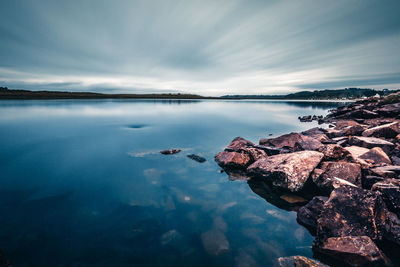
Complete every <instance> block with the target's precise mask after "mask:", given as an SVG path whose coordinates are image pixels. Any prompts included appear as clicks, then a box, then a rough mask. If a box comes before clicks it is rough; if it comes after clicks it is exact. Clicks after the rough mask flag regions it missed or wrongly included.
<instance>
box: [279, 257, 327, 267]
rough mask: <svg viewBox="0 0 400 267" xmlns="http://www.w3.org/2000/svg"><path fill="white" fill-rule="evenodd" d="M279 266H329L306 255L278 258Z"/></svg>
mask: <svg viewBox="0 0 400 267" xmlns="http://www.w3.org/2000/svg"><path fill="white" fill-rule="evenodd" d="M278 266H279V267H329V266H328V265H325V264H322V263H321V262H319V261H316V260H312V259H309V258H307V257H304V256H291V257H280V258H278Z"/></svg>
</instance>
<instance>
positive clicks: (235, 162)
mask: <svg viewBox="0 0 400 267" xmlns="http://www.w3.org/2000/svg"><path fill="white" fill-rule="evenodd" d="M215 161H216V162H217V164H218V165H219V166H221V167H222V168H227V169H245V168H246V167H247V166H248V165H249V164H250V163H251V158H250V156H249V155H248V154H247V153H244V152H240V153H239V152H229V151H222V152H220V153H218V154H217V155H215Z"/></svg>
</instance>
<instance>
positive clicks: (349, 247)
mask: <svg viewBox="0 0 400 267" xmlns="http://www.w3.org/2000/svg"><path fill="white" fill-rule="evenodd" d="M314 251H315V252H317V253H318V254H322V255H325V256H328V257H329V258H331V259H333V260H335V261H337V262H344V263H346V264H348V265H350V266H390V262H389V260H388V259H387V257H386V256H385V254H383V252H382V251H381V250H380V249H379V248H378V247H377V246H376V245H375V243H374V242H373V241H372V240H371V238H369V237H368V236H344V237H331V238H328V239H326V240H325V241H324V242H323V243H322V244H321V245H319V246H314Z"/></svg>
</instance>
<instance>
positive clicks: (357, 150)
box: [344, 146, 369, 166]
mask: <svg viewBox="0 0 400 267" xmlns="http://www.w3.org/2000/svg"><path fill="white" fill-rule="evenodd" d="M344 150H346V151H347V152H349V153H350V157H351V159H352V160H353V161H354V162H357V163H360V164H361V165H363V166H367V165H368V163H367V162H366V161H365V160H363V159H361V158H360V156H361V155H364V154H365V153H367V152H369V149H368V148H365V147H360V146H348V147H345V148H344Z"/></svg>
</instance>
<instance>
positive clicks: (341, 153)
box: [319, 144, 351, 160]
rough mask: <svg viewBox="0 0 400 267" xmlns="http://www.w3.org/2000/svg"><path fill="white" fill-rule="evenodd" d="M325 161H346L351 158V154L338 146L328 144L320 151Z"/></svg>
mask: <svg viewBox="0 0 400 267" xmlns="http://www.w3.org/2000/svg"><path fill="white" fill-rule="evenodd" d="M319 152H321V153H323V154H324V160H344V159H348V158H350V157H351V156H350V152H349V151H347V150H345V149H344V148H343V147H341V146H339V145H337V144H327V145H325V146H323V147H321V148H320V149H319Z"/></svg>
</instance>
